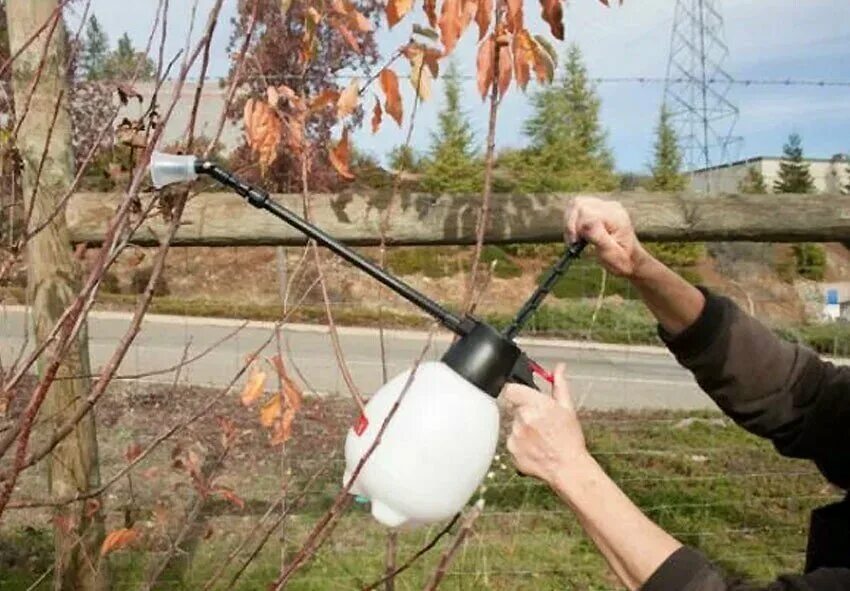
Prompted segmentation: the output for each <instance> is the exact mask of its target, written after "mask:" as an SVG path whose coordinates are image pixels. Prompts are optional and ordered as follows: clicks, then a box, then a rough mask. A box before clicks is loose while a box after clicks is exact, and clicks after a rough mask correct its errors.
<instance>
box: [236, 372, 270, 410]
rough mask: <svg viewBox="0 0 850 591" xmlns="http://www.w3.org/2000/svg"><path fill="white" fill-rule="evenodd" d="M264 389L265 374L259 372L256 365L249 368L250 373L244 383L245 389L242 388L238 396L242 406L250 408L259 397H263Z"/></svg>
mask: <svg viewBox="0 0 850 591" xmlns="http://www.w3.org/2000/svg"><path fill="white" fill-rule="evenodd" d="M265 388H266V372H264V371H261V370H260V369H259V368H258V367H257V365H256V364H253V365H252V366H251V373H250V375H249V376H248V379H247V380H246V381H245V387H244V388H242V394H241V396H240V398H241V400H242V404H244V405H245V406H251V404H253V403H254V401H256V400H257V399H258V398H259V397H260V396H262V395H263V392H265Z"/></svg>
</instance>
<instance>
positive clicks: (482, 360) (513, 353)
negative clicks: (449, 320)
mask: <svg viewBox="0 0 850 591" xmlns="http://www.w3.org/2000/svg"><path fill="white" fill-rule="evenodd" d="M521 355H522V351H520V349H519V347H517V346H516V344H515V343H514V342H513V341H511V340H510V339H508V338H506V337H505V336H503V335H501V334H499V332H498V331H497V330H496V329H494V328H493V327H492V326H490V325H488V324H484V323H483V322H476V324H475V326H474V328H472V330H470V331H469V332H468V333H467V334H466V335H464V336H462V337H461V338H459V339H458V340H457V341H455V343H454V344H453V345H452V346H451V347H450V348H449V350H448V351H446V353H445V355H443V363H445V364H446V365H448V366H449V367H451V368H452V369H453V370H455V371H456V372H457V373H458V374H459V375H460V376H461V377H462V378H464V379H465V380H467V381H468V382H471V383H472V384H473V385H474V386H476V387H477V388H479V389H481V390H483V391H484V392H486V393H487V394H489V395H490V396H492V397H493V398H496V397H498V396H499V393H500V392H501V391H502V388H503V387H504V385H505V383H506V382H507V381H508V380H509V379H511V377H512V374H513V373H514V368H515V366H516V365H517V361H518V360H519V358H520V356H521Z"/></svg>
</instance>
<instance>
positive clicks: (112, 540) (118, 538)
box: [100, 528, 139, 556]
mask: <svg viewBox="0 0 850 591" xmlns="http://www.w3.org/2000/svg"><path fill="white" fill-rule="evenodd" d="M138 537H139V532H138V531H136V530H135V529H129V528H122V529H116V530H113V531H111V532H109V533H108V534H106V538H104V540H103V544H101V546H100V555H101V556H106V555H107V554H109V553H110V552H115V551H116V550H121V549H122V548H126V547H127V546H129V545H130V544H132V543H133V542H134V541H136V540H137V539H138Z"/></svg>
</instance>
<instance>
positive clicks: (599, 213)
mask: <svg viewBox="0 0 850 591" xmlns="http://www.w3.org/2000/svg"><path fill="white" fill-rule="evenodd" d="M564 232H565V234H566V239H567V242H568V243H573V242H575V241H576V240H578V239H579V238H584V239H585V240H587V241H588V242H589V243H591V244H593V245H594V246H595V247H596V255H597V257H598V258H599V262H600V263H601V264H602V266H603V267H605V269H607V270H608V271H609V272H610V273H613V274H614V275H617V276H619V277H625V278H627V279H631V278H634V277H635V276H636V275H637V274H638V273H639V271H640V268H641V266H642V265H643V264H644V263H645V262H646V261H647V260H649V259H651V256H650V255H649V254H648V253H647V252H646V250H645V249H644V248H643V246H642V245H641V243H640V241H639V240H638V238H637V235H636V234H635V229H634V226H633V225H632V220H631V218H630V217H629V214H628V212H627V211H626V210H625V208H624V207H623V206H622V205H621V204H620V203H618V202H616V201H603V200H602V199H598V198H596V197H576V198H575V199H573V200H572V201H570V203H569V204H568V205H567V209H566V211H565V212H564Z"/></svg>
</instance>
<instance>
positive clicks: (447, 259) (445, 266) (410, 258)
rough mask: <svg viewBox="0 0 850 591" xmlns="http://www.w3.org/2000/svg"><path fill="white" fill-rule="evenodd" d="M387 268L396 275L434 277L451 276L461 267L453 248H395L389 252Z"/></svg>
mask: <svg viewBox="0 0 850 591" xmlns="http://www.w3.org/2000/svg"><path fill="white" fill-rule="evenodd" d="M387 268H388V269H389V270H390V271H391V272H392V273H393V274H395V275H425V276H426V277H431V278H434V279H437V278H440V277H450V276H452V275H454V274H456V273H457V272H458V271H459V270H460V267H459V265H458V257H457V253H456V252H455V249H452V248H422V247H410V248H393V249H391V250H390V251H389V252H388V253H387Z"/></svg>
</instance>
